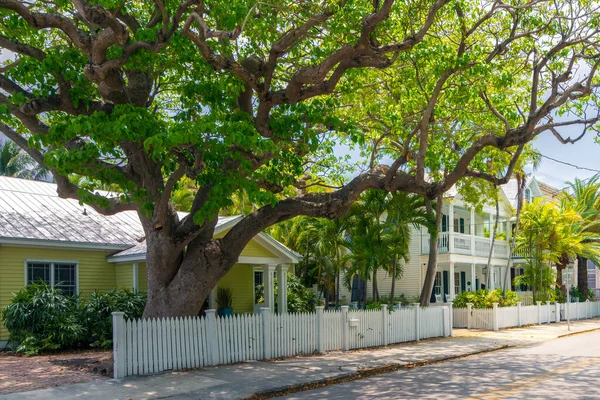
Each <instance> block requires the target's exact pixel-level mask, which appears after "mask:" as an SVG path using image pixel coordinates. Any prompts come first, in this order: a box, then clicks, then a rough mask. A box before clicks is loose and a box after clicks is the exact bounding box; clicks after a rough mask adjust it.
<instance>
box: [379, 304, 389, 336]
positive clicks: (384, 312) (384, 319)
mask: <svg viewBox="0 0 600 400" xmlns="http://www.w3.org/2000/svg"><path fill="white" fill-rule="evenodd" d="M381 329H382V331H381V333H383V345H384V346H387V345H388V306H387V304H382V305H381Z"/></svg>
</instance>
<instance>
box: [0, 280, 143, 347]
mask: <svg viewBox="0 0 600 400" xmlns="http://www.w3.org/2000/svg"><path fill="white" fill-rule="evenodd" d="M146 299H147V297H146V294H145V293H133V292H131V291H127V290H124V291H116V290H113V291H110V292H107V293H98V292H93V293H91V294H90V296H89V298H87V299H81V298H79V299H78V298H76V297H73V296H67V295H64V294H63V293H62V291H61V290H60V289H55V288H52V287H50V286H49V285H47V284H46V283H43V282H41V283H33V284H30V285H27V286H26V287H24V288H23V289H21V290H20V291H19V292H17V293H16V294H15V295H14V296H13V298H12V299H11V303H10V304H9V305H7V306H6V307H4V309H3V310H2V320H3V322H4V324H5V326H6V328H7V329H8V331H9V342H10V343H11V344H12V345H13V347H14V348H15V350H16V351H17V352H20V353H24V354H26V355H32V354H38V353H40V352H46V351H53V350H66V349H74V348H86V347H99V348H109V347H111V346H112V313H113V312H114V311H122V312H124V313H125V318H140V317H141V316H142V313H143V310H144V306H145V304H146Z"/></svg>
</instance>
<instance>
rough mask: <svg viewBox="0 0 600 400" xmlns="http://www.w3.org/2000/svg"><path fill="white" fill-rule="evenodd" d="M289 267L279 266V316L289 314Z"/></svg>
mask: <svg viewBox="0 0 600 400" xmlns="http://www.w3.org/2000/svg"><path fill="white" fill-rule="evenodd" d="M288 268H289V265H284V264H279V265H278V266H277V310H278V313H279V314H285V313H287V271H288Z"/></svg>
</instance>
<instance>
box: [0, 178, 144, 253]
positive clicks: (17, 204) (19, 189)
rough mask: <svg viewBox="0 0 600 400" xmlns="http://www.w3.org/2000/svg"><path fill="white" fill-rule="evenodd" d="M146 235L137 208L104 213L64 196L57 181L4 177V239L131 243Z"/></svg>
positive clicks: (0, 196)
mask: <svg viewBox="0 0 600 400" xmlns="http://www.w3.org/2000/svg"><path fill="white" fill-rule="evenodd" d="M142 236H144V230H143V229H142V226H141V224H140V221H139V219H138V215H137V213H136V212H135V211H125V212H121V213H118V214H116V215H111V216H104V215H101V214H99V213H97V212H96V211H94V210H93V209H92V208H90V207H89V206H85V205H80V204H79V202H78V201H77V200H73V199H61V198H60V197H58V194H57V193H56V184H53V183H48V182H40V181H30V180H26V179H17V178H11V177H5V176H0V238H10V239H31V240H51V241H58V242H72V243H81V244H85V243H88V244H101V245H117V246H119V245H121V246H127V245H133V244H136V243H137V241H136V239H138V238H140V237H142Z"/></svg>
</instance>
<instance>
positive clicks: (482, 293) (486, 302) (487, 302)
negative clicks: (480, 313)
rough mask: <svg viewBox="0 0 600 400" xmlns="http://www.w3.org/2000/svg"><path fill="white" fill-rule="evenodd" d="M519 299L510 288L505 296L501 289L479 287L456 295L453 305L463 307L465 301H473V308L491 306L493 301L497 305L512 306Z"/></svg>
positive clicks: (465, 304) (465, 303) (465, 305)
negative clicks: (473, 290)
mask: <svg viewBox="0 0 600 400" xmlns="http://www.w3.org/2000/svg"><path fill="white" fill-rule="evenodd" d="M520 301H521V297H520V296H519V295H518V294H517V293H515V292H513V291H512V290H508V291H507V292H506V297H503V296H502V289H495V290H488V289H480V290H477V291H475V292H462V293H460V294H458V295H456V297H455V298H454V302H453V306H454V307H456V308H465V307H467V303H473V308H492V307H493V304H494V303H498V306H499V307H512V306H516V305H517V303H518V302H520Z"/></svg>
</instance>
